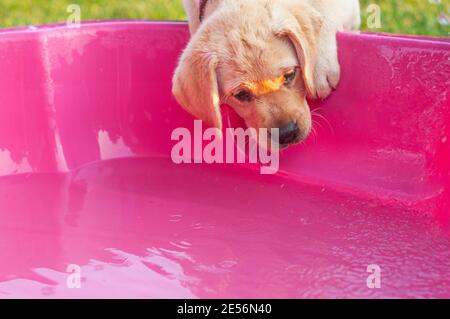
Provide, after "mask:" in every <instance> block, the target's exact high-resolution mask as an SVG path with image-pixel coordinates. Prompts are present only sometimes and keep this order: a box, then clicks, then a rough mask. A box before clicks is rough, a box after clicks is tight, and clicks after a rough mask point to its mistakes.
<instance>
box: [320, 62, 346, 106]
mask: <svg viewBox="0 0 450 319" xmlns="http://www.w3.org/2000/svg"><path fill="white" fill-rule="evenodd" d="M340 78H341V67H340V65H339V63H338V62H330V61H325V60H324V61H320V62H319V63H318V64H317V66H316V69H315V72H314V83H315V86H316V98H320V99H322V100H323V99H325V98H326V97H328V96H329V95H330V94H331V92H332V91H333V90H334V89H336V87H337V86H338V84H339V80H340Z"/></svg>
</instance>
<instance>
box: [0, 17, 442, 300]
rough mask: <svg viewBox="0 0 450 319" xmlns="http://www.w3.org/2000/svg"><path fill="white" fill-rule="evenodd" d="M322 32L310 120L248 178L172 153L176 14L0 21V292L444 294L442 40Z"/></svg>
mask: <svg viewBox="0 0 450 319" xmlns="http://www.w3.org/2000/svg"><path fill="white" fill-rule="evenodd" d="M338 37H339V44H340V59H341V63H342V68H343V77H342V82H341V84H340V87H339V89H338V90H337V92H335V93H334V94H333V95H332V96H331V97H330V98H329V99H328V100H326V101H325V102H323V103H316V105H315V106H314V107H315V108H317V112H318V113H320V114H321V116H320V117H317V118H316V119H315V121H316V122H317V125H316V131H317V134H316V135H315V136H313V137H311V138H310V139H309V140H308V142H307V143H305V144H303V145H300V146H297V147H292V148H290V149H288V150H287V151H285V152H283V154H282V156H281V163H280V169H281V171H280V172H279V173H278V174H277V175H260V174H259V170H258V169H255V167H253V166H249V165H207V164H201V165H199V164H198V165H175V164H173V163H172V161H171V159H170V151H171V148H172V146H173V144H174V142H172V141H171V138H170V136H171V132H172V130H173V129H174V128H177V127H188V128H192V127H193V118H191V117H190V116H189V115H188V114H187V113H185V112H184V111H183V110H182V109H181V108H180V107H179V106H178V105H177V104H176V102H175V100H174V98H173V97H172V95H171V93H170V88H171V76H172V72H173V70H174V67H175V64H176V60H177V57H178V56H179V54H180V51H181V49H182V48H183V47H184V45H185V44H186V41H187V40H188V31H187V27H186V25H185V24H184V23H158V22H103V23H86V24H84V25H82V26H81V28H79V29H70V28H67V27H65V26H57V25H56V26H46V27H41V28H19V29H6V30H3V31H0V298H11V297H52V298H55V297H63V298H78V297H137V298H141V297H144V298H145V297H150V298H163V297H170V298H198V297H200V298H228V297H231V298H241V297H244V298H284V297H294V298H303V297H307V298H315V297H325V298H335V297H362V298H366V297H367V298H373V297H374V298H377V297H388V298H391V297H392V298H398V297H400V298H403V297H447V298H449V297H450V226H449V222H450V102H449V90H448V88H449V87H450V80H449V74H450V62H449V61H450V42H449V41H448V39H447V40H445V39H433V38H414V37H411V38H406V37H391V36H386V35H371V34H340V35H339V36H338ZM224 117H225V122H226V123H229V125H232V126H239V125H241V122H240V121H239V120H238V119H237V118H236V116H235V115H234V114H233V113H232V112H231V111H230V110H229V109H228V108H224ZM324 118H325V119H326V120H325V119H324ZM71 264H74V265H79V266H80V267H81V277H82V280H81V288H78V289H77V288H69V286H70V285H69V286H68V285H67V279H68V276H69V273H68V272H67V270H68V265H71ZM369 265H377V266H379V268H380V270H381V277H380V278H381V288H373V289H372V288H369V287H368V285H367V279H368V276H370V275H371V273H370V272H367V269H368V266H369ZM69 268H70V267H69Z"/></svg>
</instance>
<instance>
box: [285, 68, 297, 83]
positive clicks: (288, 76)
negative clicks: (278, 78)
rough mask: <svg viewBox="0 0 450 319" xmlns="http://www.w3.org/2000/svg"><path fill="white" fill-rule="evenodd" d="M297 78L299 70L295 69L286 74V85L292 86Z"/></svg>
mask: <svg viewBox="0 0 450 319" xmlns="http://www.w3.org/2000/svg"><path fill="white" fill-rule="evenodd" d="M296 76H297V69H293V70H291V71H289V72H287V73H285V74H284V84H291V83H292V82H293V81H294V80H295V77H296Z"/></svg>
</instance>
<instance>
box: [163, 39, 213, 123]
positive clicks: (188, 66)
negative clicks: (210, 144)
mask: <svg viewBox="0 0 450 319" xmlns="http://www.w3.org/2000/svg"><path fill="white" fill-rule="evenodd" d="M217 65H218V59H217V57H216V56H215V55H214V54H212V53H211V52H210V51H209V50H208V48H207V45H206V41H205V40H204V39H203V38H202V35H200V34H198V32H197V34H196V35H195V36H194V37H193V39H192V40H191V42H190V44H189V45H188V47H187V49H186V50H185V51H184V52H183V54H182V56H181V59H180V62H179V64H178V67H177V69H176V71H175V75H174V77H173V86H172V93H173V95H174V96H175V98H176V99H177V101H178V103H179V104H180V105H181V106H182V107H183V108H184V109H185V110H186V111H188V112H189V113H191V114H192V115H194V116H195V117H196V118H198V119H201V120H202V121H204V122H206V123H207V124H209V125H211V126H212V127H216V128H218V129H219V130H222V115H221V113H220V96H219V87H218V83H217V74H216V69H217Z"/></svg>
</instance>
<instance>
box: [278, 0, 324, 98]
mask: <svg viewBox="0 0 450 319" xmlns="http://www.w3.org/2000/svg"><path fill="white" fill-rule="evenodd" d="M273 17H274V24H275V34H276V35H278V36H281V37H287V38H288V39H289V40H290V41H291V42H292V44H293V45H294V47H295V50H296V52H297V57H298V60H299V62H300V66H301V68H302V72H303V80H304V83H305V87H306V91H307V94H308V96H310V97H315V96H316V89H315V85H314V69H315V64H316V54H317V52H316V47H317V38H318V37H319V34H320V30H321V28H322V24H323V18H322V15H321V14H320V13H319V12H318V11H317V10H315V9H314V8H313V7H311V6H310V5H307V4H301V3H299V1H281V3H279V4H276V5H274V7H273Z"/></svg>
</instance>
